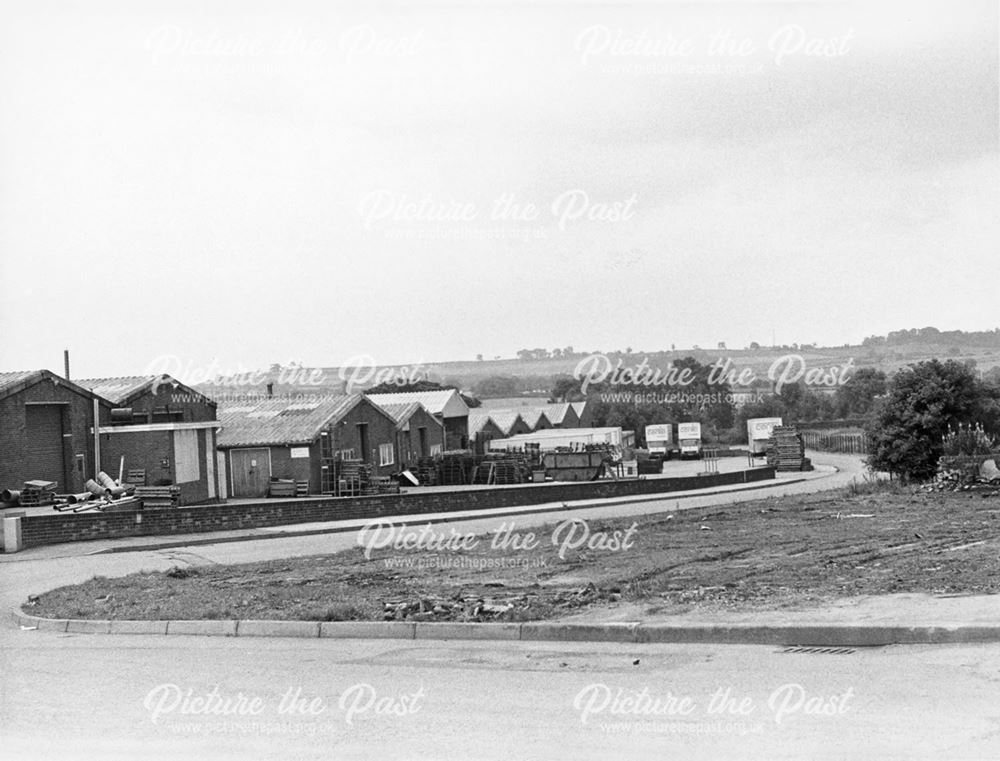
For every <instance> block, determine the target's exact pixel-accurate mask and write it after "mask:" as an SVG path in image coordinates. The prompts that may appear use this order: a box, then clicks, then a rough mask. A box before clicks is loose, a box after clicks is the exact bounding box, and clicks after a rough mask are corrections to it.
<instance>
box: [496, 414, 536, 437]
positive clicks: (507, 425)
mask: <svg viewBox="0 0 1000 761" xmlns="http://www.w3.org/2000/svg"><path fill="white" fill-rule="evenodd" d="M490 419H491V420H492V421H493V422H494V423H495V424H496V426H497V428H499V429H500V432H501V433H502V434H503V438H509V437H510V436H517V435H519V434H522V433H531V428H530V427H529V426H528V424H527V423H525V422H524V418H523V417H521V414H520V413H518V412H503V411H497V410H494V411H492V412H490Z"/></svg>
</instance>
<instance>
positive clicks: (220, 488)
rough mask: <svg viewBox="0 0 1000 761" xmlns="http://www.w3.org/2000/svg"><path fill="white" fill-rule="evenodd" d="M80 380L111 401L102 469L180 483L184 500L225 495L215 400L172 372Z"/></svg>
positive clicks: (155, 482) (140, 479)
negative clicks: (220, 471)
mask: <svg viewBox="0 0 1000 761" xmlns="http://www.w3.org/2000/svg"><path fill="white" fill-rule="evenodd" d="M76 383H78V384H79V385H80V386H83V387H84V388H87V389H89V390H90V391H92V392H93V393H94V394H96V395H98V396H100V397H101V398H104V399H107V400H108V401H109V402H111V404H112V409H111V414H110V420H109V422H108V424H107V425H103V426H102V427H101V429H100V434H101V468H102V470H104V471H106V472H107V473H109V474H111V475H112V476H117V475H118V472H119V470H120V469H122V470H123V471H124V474H125V475H126V476H129V474H131V476H130V477H129V478H128V480H130V481H132V482H134V483H140V484H143V485H147V486H159V485H176V486H177V487H178V488H179V489H180V497H179V503H180V504H182V505H196V504H199V503H202V502H209V501H213V500H216V499H218V498H220V497H224V496H225V490H224V485H223V484H220V481H221V479H220V477H219V469H220V468H219V461H218V451H217V429H218V428H219V422H218V420H217V419H216V403H215V402H214V401H212V400H211V399H209V398H208V397H206V396H205V395H204V394H201V393H199V392H197V391H195V390H194V389H191V388H189V387H188V386H185V385H184V384H183V383H180V382H179V381H177V380H175V379H173V378H171V377H170V376H169V375H143V376H127V377H117V378H85V379H81V380H78V381H76ZM122 466H124V467H122ZM140 473H141V475H139V474H140Z"/></svg>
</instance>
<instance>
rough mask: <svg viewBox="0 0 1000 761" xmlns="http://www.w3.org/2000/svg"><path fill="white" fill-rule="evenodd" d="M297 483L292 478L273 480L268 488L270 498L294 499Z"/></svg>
mask: <svg viewBox="0 0 1000 761" xmlns="http://www.w3.org/2000/svg"><path fill="white" fill-rule="evenodd" d="M295 491H296V487H295V481H293V480H292V479H291V478H272V479H271V483H269V484H268V487H267V496H269V497H294V496H295Z"/></svg>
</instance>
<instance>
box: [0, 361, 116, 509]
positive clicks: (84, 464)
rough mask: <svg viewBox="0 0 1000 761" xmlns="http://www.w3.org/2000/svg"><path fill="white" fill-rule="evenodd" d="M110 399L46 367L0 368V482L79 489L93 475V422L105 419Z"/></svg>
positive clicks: (7, 485) (101, 422) (0, 484)
mask: <svg viewBox="0 0 1000 761" xmlns="http://www.w3.org/2000/svg"><path fill="white" fill-rule="evenodd" d="M111 406H112V405H111V403H110V402H109V401H107V400H105V399H102V398H100V397H99V396H97V395H96V394H94V393H93V392H91V391H90V390H88V389H86V388H83V387H82V386H79V385H77V384H76V383H72V382H70V381H68V380H66V379H65V378H60V377H59V376H58V375H56V374H55V373H52V372H50V371H49V370H29V371H23V372H7V373H0V488H10V489H20V488H21V486H22V484H23V483H24V482H25V481H30V480H40V481H52V482H55V483H56V489H57V490H58V491H59V492H64V493H71V492H72V493H75V492H80V491H83V490H84V483H85V482H86V480H87V479H88V478H91V477H93V475H94V470H95V469H94V463H95V457H94V447H95V443H94V436H93V429H94V422H95V419H96V421H97V424H98V426H101V425H105V424H106V423H108V421H109V420H110V417H111Z"/></svg>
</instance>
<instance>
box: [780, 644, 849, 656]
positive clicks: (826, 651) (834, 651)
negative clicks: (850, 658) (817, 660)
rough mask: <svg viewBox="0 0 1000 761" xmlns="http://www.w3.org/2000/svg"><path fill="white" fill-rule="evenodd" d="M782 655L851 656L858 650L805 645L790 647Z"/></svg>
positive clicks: (782, 651)
mask: <svg viewBox="0 0 1000 761" xmlns="http://www.w3.org/2000/svg"><path fill="white" fill-rule="evenodd" d="M779 652H781V653H810V654H816V655H851V654H852V653H856V652H857V650H855V648H853V647H805V646H803V645H790V646H789V647H786V648H785V649H784V650H780V651H779Z"/></svg>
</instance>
